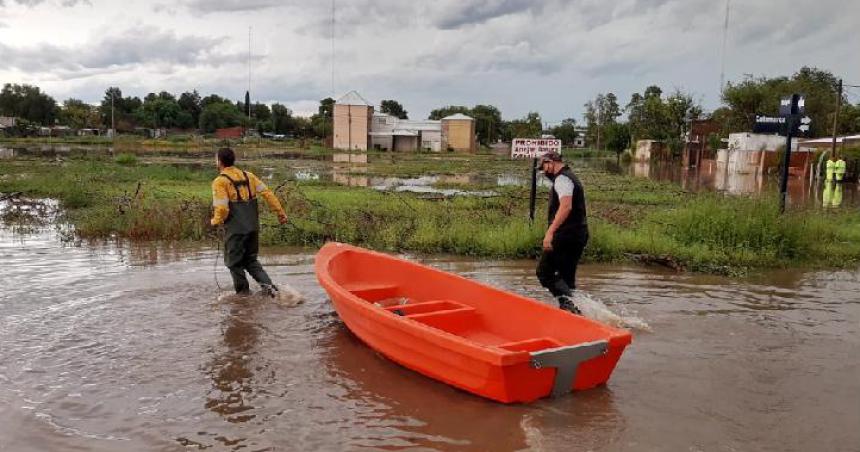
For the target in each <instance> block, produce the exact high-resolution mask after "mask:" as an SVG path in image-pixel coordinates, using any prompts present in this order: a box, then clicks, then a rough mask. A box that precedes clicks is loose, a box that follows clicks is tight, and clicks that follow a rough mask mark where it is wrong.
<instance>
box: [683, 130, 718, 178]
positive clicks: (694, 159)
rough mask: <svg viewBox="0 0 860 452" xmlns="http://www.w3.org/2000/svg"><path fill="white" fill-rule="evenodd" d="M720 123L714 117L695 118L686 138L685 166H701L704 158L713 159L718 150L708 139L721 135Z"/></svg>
mask: <svg viewBox="0 0 860 452" xmlns="http://www.w3.org/2000/svg"><path fill="white" fill-rule="evenodd" d="M719 133H720V124H719V123H717V122H716V121H714V120H713V119H693V120H691V121H690V130H689V131H688V132H687V136H686V139H685V140H684V155H683V158H682V160H683V165H684V168H690V167H694V166H700V165H701V164H702V161H703V160H713V159H714V158H715V157H716V153H717V150H716V149H711V146H710V144H709V143H708V139H709V138H710V137H711V135H719Z"/></svg>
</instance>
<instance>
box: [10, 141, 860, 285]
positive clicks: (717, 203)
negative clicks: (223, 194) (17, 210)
mask: <svg viewBox="0 0 860 452" xmlns="http://www.w3.org/2000/svg"><path fill="white" fill-rule="evenodd" d="M121 157H122V156H118V157H117V158H116V160H111V159H109V158H107V157H103V158H100V159H95V158H94V159H68V160H66V161H64V162H59V163H58V162H55V161H53V160H39V159H31V160H9V161H0V192H15V191H20V192H24V193H26V194H27V195H30V196H39V197H50V198H56V199H59V200H60V201H61V203H62V205H63V207H65V209H66V215H67V219H68V221H70V222H71V223H72V224H74V225H75V229H76V233H77V234H78V235H79V236H82V237H92V238H97V237H113V236H119V237H127V238H131V239H140V240H205V239H206V238H207V237H211V236H212V235H213V231H212V230H211V229H210V228H209V227H208V226H207V223H208V221H207V220H208V218H209V215H210V203H211V201H210V199H211V193H210V182H211V180H212V178H213V177H214V176H215V174H216V172H215V170H214V168H212V169H209V167H208V166H206V165H202V166H200V167H197V168H195V167H191V166H176V165H167V164H158V163H152V162H149V161H147V160H146V159H143V160H137V159H138V158H140V157H139V156H138V157H137V158H135V159H128V158H124V157H123V158H121ZM371 158H373V156H371ZM397 159H398V160H400V159H401V158H400V156H397ZM402 161H403V162H404V163H403V166H401V167H400V168H401V169H402V168H404V167H405V168H407V169H408V171H407V172H411V171H413V170H415V169H416V168H423V169H427V168H430V167H433V168H435V169H436V170H439V171H446V172H448V171H451V173H452V174H457V171H465V173H467V174H472V171H475V172H478V171H483V172H478V174H488V173H489V174H493V172H496V171H508V172H510V171H512V170H516V171H519V170H521V169H522V168H521V167H522V166H523V164H524V162H510V161H508V160H506V159H502V158H495V157H491V156H478V157H474V161H470V159H461V158H453V159H452V161H445V160H440V159H437V158H436V156H424V157H423V158H422V157H420V156H415V155H409V156H405V157H402ZM253 163H254V165H251V166H249V167H248V168H249V169H250V170H252V171H255V170H256V166H260V165H269V164H270V163H271V164H272V165H274V164H276V163H278V164H280V165H282V167H280V168H282V169H283V168H285V166H283V165H287V166H288V165H290V164H291V163H289V162H287V163H284V162H268V161H266V163H265V164H264V163H261V162H259V161H254V162H253ZM375 165H376V164H371V165H369V169H368V172H369V173H375V172H377V171H381V170H380V169H379V168H378V167H376V166H375ZM381 165H382V166H384V167H392V168H393V167H396V166H397V164H396V161H395V162H389V161H387V160H385V159H382V162H381ZM480 168H483V169H480ZM280 171H281V170H276V171H275V173H276V174H281V172H280ZM578 174H579V175H580V177H581V179H582V180H583V183H584V184H585V187H586V190H587V194H588V199H589V205H588V207H589V223H590V229H591V241H590V243H589V246H588V248H587V249H586V259H587V260H588V261H592V262H622V261H629V260H631V259H634V260H644V261H663V262H666V261H669V262H673V263H676V264H677V265H678V266H681V267H684V268H686V269H689V270H693V271H702V272H711V273H722V274H739V273H745V272H748V271H751V270H755V269H763V268H781V267H791V266H804V267H852V266H853V267H856V266H857V265H858V263H860V213H858V212H857V211H856V210H849V209H845V210H839V211H826V212H823V211H821V210H819V209H805V210H794V211H790V212H788V213H787V214H785V215H779V213H778V212H777V210H776V205H777V203H776V200H774V199H771V198H766V197H765V198H757V199H751V198H745V197H725V196H722V195H718V194H693V193H688V192H685V191H683V190H681V189H680V188H679V187H678V186H676V185H673V184H670V183H661V182H654V181H649V180H647V179H639V178H632V177H629V176H622V175H613V174H608V173H605V172H602V171H599V170H595V169H589V168H587V167H582V168H580V169H579V171H578ZM524 175H525V173H524ZM278 182H280V181H279V180H277V179H276V180H273V181H270V185H271V186H272V187H273V188H275V187H278V191H277V194H278V196H279V197H280V199H281V200H282V203H283V204H284V206H285V208H286V210H287V212H288V214H289V216H290V219H291V221H290V223H289V224H288V225H285V226H280V225H277V224H276V221H275V219H274V217H273V216H272V215H271V213H269V212H268V211H267V209H265V208H263V211H264V214H263V217H262V221H263V223H264V225H265V226H264V227H263V230H262V241H263V243H264V244H267V245H276V244H277V245H304V246H310V247H313V246H318V245H320V244H322V243H324V242H325V241H327V240H338V241H343V242H349V243H354V244H357V245H362V246H367V247H370V248H375V249H379V250H385V251H407V250H408V251H415V252H423V253H454V254H462V255H477V256H497V257H531V256H536V255H537V254H538V253H539V252H540V249H539V245H540V242H541V238H542V236H543V232H544V226H545V224H544V220H543V218H544V214H543V212H544V210H545V208H546V203H545V199H546V191H545V189H542V190H541V192H540V194H539V197H538V200H539V203H538V209H537V212H538V220H537V221H536V222H535V224H531V223H530V222H529V221H528V219H527V208H528V206H527V204H528V201H527V200H528V190H527V188H526V187H525V186H521V187H495V188H494V191H496V193H497V196H494V197H490V198H479V197H463V196H456V197H453V198H447V199H425V198H422V197H421V196H420V195H413V194H408V193H388V192H379V191H375V190H372V189H367V188H359V187H343V186H338V185H334V184H331V183H326V182H324V181H314V182H308V183H300V182H296V181H292V182H287V183H285V184H280V185H279V183H278ZM456 185H457V187H458V188H464V189H469V188H471V189H474V187H470V186H468V184H462V185H461V184H456Z"/></svg>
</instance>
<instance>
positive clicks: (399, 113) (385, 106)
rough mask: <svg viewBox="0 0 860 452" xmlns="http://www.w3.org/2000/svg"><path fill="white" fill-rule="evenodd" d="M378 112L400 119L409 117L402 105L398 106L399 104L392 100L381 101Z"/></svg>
mask: <svg viewBox="0 0 860 452" xmlns="http://www.w3.org/2000/svg"><path fill="white" fill-rule="evenodd" d="M379 111H381V112H383V113H387V114H389V115H391V116H395V117H398V118H400V119H409V115H408V114H407V111H406V110H404V109H403V105H400V102H397V101H396V100H393V99H389V100H383V101H382V103H380V104H379Z"/></svg>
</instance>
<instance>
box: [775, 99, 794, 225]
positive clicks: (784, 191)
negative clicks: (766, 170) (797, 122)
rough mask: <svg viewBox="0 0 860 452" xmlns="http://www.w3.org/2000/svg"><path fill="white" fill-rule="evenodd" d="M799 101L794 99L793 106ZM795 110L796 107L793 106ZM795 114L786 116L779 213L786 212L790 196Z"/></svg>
mask: <svg viewBox="0 0 860 452" xmlns="http://www.w3.org/2000/svg"><path fill="white" fill-rule="evenodd" d="M796 103H797V97H796V96H795V97H794V98H793V99H792V107H793V106H794V104H796ZM792 110H794V108H792ZM794 116H795V115H790V116H788V117H787V118H785V161H784V162H783V163H782V178H781V179H780V181H779V213H783V212H785V201H786V198H787V196H788V167H789V165H790V164H791V134H792V132H793V131H794Z"/></svg>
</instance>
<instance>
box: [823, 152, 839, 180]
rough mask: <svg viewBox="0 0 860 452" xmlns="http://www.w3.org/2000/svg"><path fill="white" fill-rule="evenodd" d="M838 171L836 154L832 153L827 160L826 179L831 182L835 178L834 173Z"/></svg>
mask: <svg viewBox="0 0 860 452" xmlns="http://www.w3.org/2000/svg"><path fill="white" fill-rule="evenodd" d="M835 173H836V154H830V159H829V160H827V167H826V169H825V173H824V180H825V181H827V182H830V181H832V180H833V175H834V174H835Z"/></svg>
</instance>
